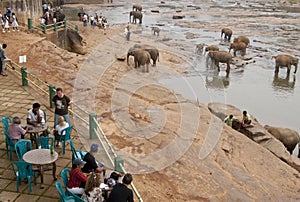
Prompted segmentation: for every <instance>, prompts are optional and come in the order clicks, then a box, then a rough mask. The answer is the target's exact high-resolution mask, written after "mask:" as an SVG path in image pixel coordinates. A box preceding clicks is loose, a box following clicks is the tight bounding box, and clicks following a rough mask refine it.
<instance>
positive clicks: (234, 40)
mask: <svg viewBox="0 0 300 202" xmlns="http://www.w3.org/2000/svg"><path fill="white" fill-rule="evenodd" d="M236 42H244V43H245V44H246V46H248V45H250V40H249V38H248V37H246V36H239V37H237V38H234V39H233V43H236Z"/></svg>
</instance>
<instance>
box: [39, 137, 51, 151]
mask: <svg viewBox="0 0 300 202" xmlns="http://www.w3.org/2000/svg"><path fill="white" fill-rule="evenodd" d="M53 141H54V140H53V137H39V138H37V139H36V146H37V148H40V149H50V145H52V147H53Z"/></svg>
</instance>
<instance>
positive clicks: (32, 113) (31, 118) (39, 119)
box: [27, 103, 45, 126]
mask: <svg viewBox="0 0 300 202" xmlns="http://www.w3.org/2000/svg"><path fill="white" fill-rule="evenodd" d="M40 107H41V105H40V104H39V103H34V104H33V105H32V109H30V110H29V111H28V115H27V124H29V125H33V126H37V124H40V123H41V124H44V123H45V119H44V112H43V111H42V110H41V109H40Z"/></svg>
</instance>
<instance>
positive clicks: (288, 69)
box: [286, 65, 291, 75]
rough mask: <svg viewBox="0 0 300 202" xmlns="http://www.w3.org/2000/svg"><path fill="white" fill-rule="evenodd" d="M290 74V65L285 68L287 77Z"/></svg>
mask: <svg viewBox="0 0 300 202" xmlns="http://www.w3.org/2000/svg"><path fill="white" fill-rule="evenodd" d="M290 72H291V65H288V66H287V72H286V73H287V75H290Z"/></svg>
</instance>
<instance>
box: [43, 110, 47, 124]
mask: <svg viewBox="0 0 300 202" xmlns="http://www.w3.org/2000/svg"><path fill="white" fill-rule="evenodd" d="M43 112H44V120H45V123H47V114H46V111H43Z"/></svg>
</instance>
